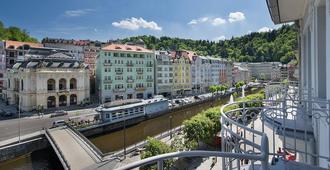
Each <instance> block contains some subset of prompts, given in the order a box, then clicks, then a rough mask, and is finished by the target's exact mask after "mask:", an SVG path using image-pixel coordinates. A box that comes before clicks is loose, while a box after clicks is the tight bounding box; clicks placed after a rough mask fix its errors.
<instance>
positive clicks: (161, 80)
mask: <svg viewBox="0 0 330 170" xmlns="http://www.w3.org/2000/svg"><path fill="white" fill-rule="evenodd" d="M155 57H156V58H155V64H156V67H155V80H156V81H155V92H156V94H158V95H163V96H164V97H170V96H172V86H173V66H172V57H171V53H170V52H168V51H156V52H155Z"/></svg>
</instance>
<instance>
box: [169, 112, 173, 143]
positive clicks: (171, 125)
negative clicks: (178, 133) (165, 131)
mask: <svg viewBox="0 0 330 170" xmlns="http://www.w3.org/2000/svg"><path fill="white" fill-rule="evenodd" d="M169 118H170V139H172V116H170V117H169Z"/></svg>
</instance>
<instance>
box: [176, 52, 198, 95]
mask: <svg viewBox="0 0 330 170" xmlns="http://www.w3.org/2000/svg"><path fill="white" fill-rule="evenodd" d="M171 56H172V65H173V87H172V94H173V95H174V96H181V95H189V94H192V81H191V59H192V57H193V56H195V54H194V53H193V52H191V51H173V52H171Z"/></svg>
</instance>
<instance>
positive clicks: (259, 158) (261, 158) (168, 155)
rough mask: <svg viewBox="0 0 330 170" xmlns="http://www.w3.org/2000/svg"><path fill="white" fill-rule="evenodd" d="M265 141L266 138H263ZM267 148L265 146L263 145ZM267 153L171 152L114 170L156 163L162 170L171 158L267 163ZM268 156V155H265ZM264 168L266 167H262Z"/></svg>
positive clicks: (126, 169)
mask: <svg viewBox="0 0 330 170" xmlns="http://www.w3.org/2000/svg"><path fill="white" fill-rule="evenodd" d="M265 137H266V139H267V136H265ZM265 146H267V145H265ZM266 154H267V153H262V154H259V155H247V154H246V155H242V154H238V153H228V152H218V151H183V152H172V153H166V154H162V155H157V156H153V157H149V158H146V159H143V160H140V161H137V162H133V163H131V164H128V165H126V166H123V167H120V168H117V169H116V170H128V169H133V168H138V167H141V166H144V165H149V164H152V163H155V162H157V167H158V170H162V169H163V166H162V165H163V161H164V160H167V159H173V158H182V157H211V156H214V157H227V158H240V159H250V160H255V161H262V162H264V161H266V162H267V161H268V160H265V155H266ZM267 156H268V155H267ZM267 164H268V163H267ZM264 166H266V167H264ZM267 166H268V165H266V164H262V167H264V168H265V169H266V168H267Z"/></svg>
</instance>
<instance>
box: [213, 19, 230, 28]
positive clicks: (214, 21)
mask: <svg viewBox="0 0 330 170" xmlns="http://www.w3.org/2000/svg"><path fill="white" fill-rule="evenodd" d="M226 22H227V21H226V20H224V19H222V18H214V19H213V21H212V25H214V26H218V25H222V24H225V23H226Z"/></svg>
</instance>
